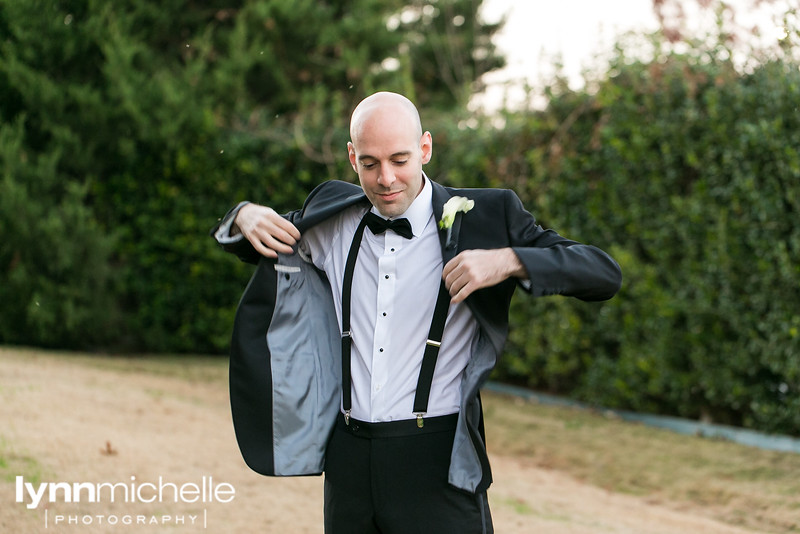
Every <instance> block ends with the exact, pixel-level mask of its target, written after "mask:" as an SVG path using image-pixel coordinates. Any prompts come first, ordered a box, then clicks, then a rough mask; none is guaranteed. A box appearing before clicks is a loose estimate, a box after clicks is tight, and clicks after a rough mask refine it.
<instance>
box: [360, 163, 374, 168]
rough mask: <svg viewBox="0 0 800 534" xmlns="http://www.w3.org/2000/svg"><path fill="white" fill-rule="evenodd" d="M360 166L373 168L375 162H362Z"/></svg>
mask: <svg viewBox="0 0 800 534" xmlns="http://www.w3.org/2000/svg"><path fill="white" fill-rule="evenodd" d="M361 166H362V167H364V168H365V169H371V168H373V167H374V166H375V164H374V163H362V164H361Z"/></svg>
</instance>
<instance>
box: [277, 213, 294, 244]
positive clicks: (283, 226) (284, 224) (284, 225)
mask: <svg viewBox="0 0 800 534" xmlns="http://www.w3.org/2000/svg"><path fill="white" fill-rule="evenodd" d="M275 224H276V226H277V227H278V228H279V229H280V230H281V231H283V232H284V233H285V234H286V235H287V236H289V237H291V239H292V244H294V243H296V242H297V241H299V240H300V230H298V229H297V227H296V226H295V225H294V224H292V223H291V222H289V221H287V220H286V219H284V218H283V217H281V216H278V219H277V220H276V221H275ZM284 242H286V243H288V242H289V241H288V240H285V239H284Z"/></svg>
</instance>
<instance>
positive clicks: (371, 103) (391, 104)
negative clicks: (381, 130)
mask: <svg viewBox="0 0 800 534" xmlns="http://www.w3.org/2000/svg"><path fill="white" fill-rule="evenodd" d="M381 117H382V118H387V117H388V118H391V121H392V122H393V123H394V124H396V127H397V128H408V129H409V133H411V134H412V135H413V136H414V137H415V138H416V139H419V138H420V137H421V136H422V122H421V121H420V118H419V111H417V107H416V106H415V105H414V103H413V102H411V100H409V99H408V98H406V97H404V96H403V95H400V94H397V93H389V92H380V93H375V94H373V95H370V96H368V97H367V98H365V99H364V100H362V101H361V103H359V104H358V106H356V109H355V110H353V115H352V116H351V117H350V140H351V141H352V142H353V143H355V144H358V141H359V138H360V137H361V135H362V134H363V133H364V130H365V128H366V126H367V124H368V123H369V122H370V121H372V120H373V119H378V120H380V118H381Z"/></svg>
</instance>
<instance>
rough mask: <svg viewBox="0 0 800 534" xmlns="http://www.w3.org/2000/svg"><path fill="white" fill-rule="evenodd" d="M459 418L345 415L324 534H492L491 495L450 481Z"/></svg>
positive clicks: (335, 443)
mask: <svg viewBox="0 0 800 534" xmlns="http://www.w3.org/2000/svg"><path fill="white" fill-rule="evenodd" d="M455 418H456V416H455V415H453V416H445V417H435V418H429V419H426V420H425V426H424V427H423V429H418V428H416V421H400V422H392V423H363V422H361V421H357V420H353V419H351V420H350V425H345V423H344V418H343V417H342V416H340V419H339V421H338V422H337V424H336V427H335V429H334V431H333V436H332V437H331V439H330V441H329V443H328V448H327V451H326V459H325V533H326V534H473V533H474V534H490V533H492V532H494V530H493V528H492V519H491V515H490V513H489V505H488V502H487V500H486V493H480V494H477V495H476V494H472V493H468V492H465V491H462V490H459V489H457V488H454V487H453V486H451V485H450V484H449V483H448V482H447V473H448V470H449V466H450V453H451V450H452V446H453V437H454V435H455Z"/></svg>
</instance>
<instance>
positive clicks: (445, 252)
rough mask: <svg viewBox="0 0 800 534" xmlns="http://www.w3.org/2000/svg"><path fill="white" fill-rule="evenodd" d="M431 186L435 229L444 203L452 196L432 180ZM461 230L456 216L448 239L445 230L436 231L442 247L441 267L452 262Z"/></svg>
mask: <svg viewBox="0 0 800 534" xmlns="http://www.w3.org/2000/svg"><path fill="white" fill-rule="evenodd" d="M430 182H431V186H432V187H433V195H432V202H433V217H434V220H435V221H436V225H437V229H438V225H439V221H441V220H442V210H443V209H444V205H445V203H446V202H447V201H448V200H450V197H451V196H452V195H451V194H450V193H449V192H448V191H447V189H445V188H444V187H443V186H441V185H439V184H437V183H436V182H434V181H433V180H431V181H430ZM460 230H461V214H460V213H459V214H457V215H456V219H455V222H453V228H452V229H451V231H450V239H449V241H448V239H447V234H448V232H447V230H443V229H438V231H439V243H440V244H441V247H442V262H443V265H446V264H447V262H448V261H450V260H452V259H453V258H454V257H455V256H456V254H457V253H458V236H459V231H460Z"/></svg>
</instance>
